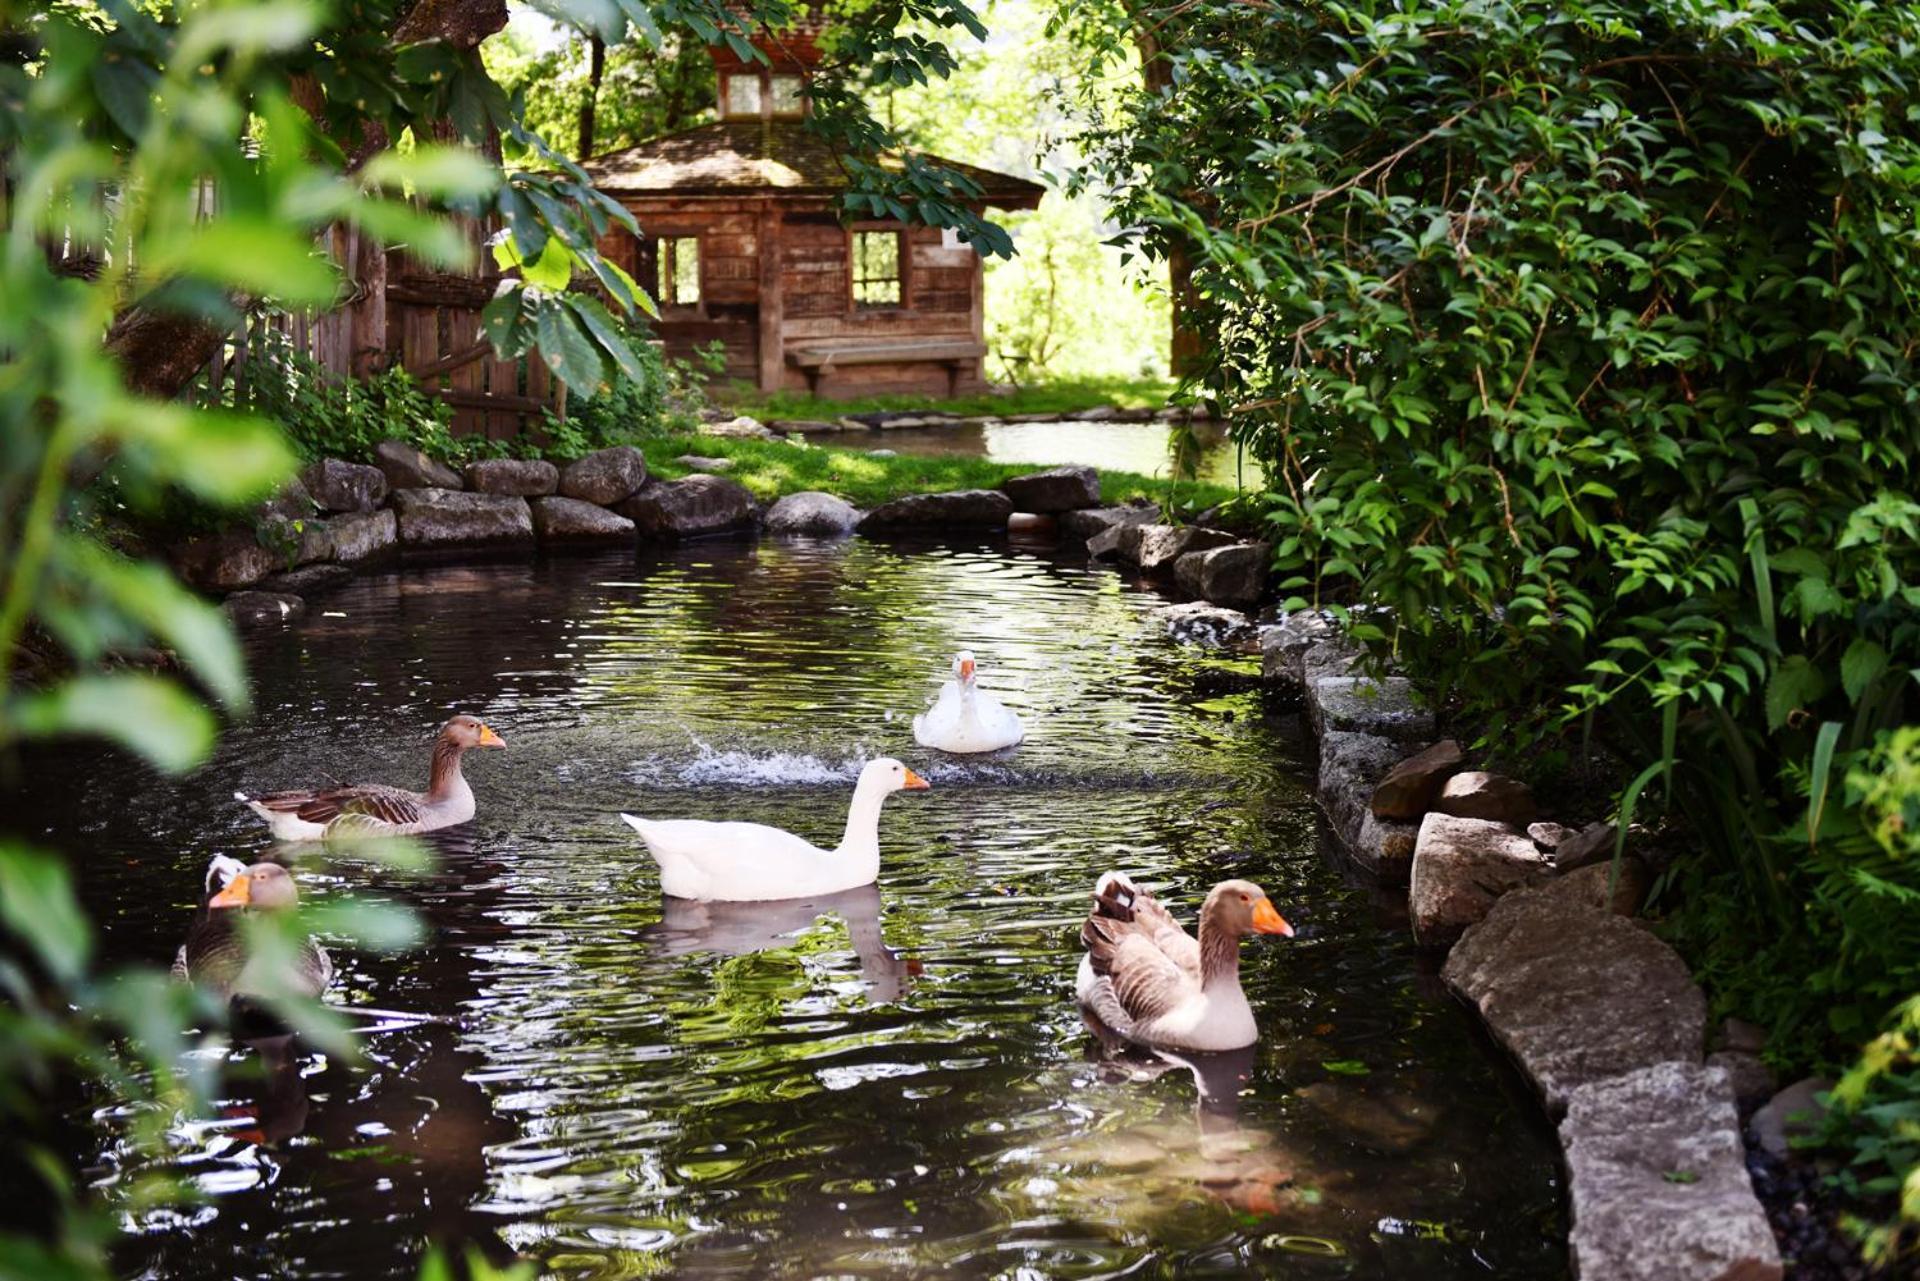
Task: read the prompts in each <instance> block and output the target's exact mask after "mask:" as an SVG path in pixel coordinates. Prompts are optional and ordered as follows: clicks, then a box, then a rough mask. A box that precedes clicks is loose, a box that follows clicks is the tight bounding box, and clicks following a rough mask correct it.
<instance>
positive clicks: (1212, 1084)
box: [1080, 1009, 1259, 1133]
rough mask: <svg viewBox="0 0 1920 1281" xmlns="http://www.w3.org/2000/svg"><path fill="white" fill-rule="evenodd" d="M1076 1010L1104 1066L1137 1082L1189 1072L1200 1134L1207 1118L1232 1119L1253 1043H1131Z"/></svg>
mask: <svg viewBox="0 0 1920 1281" xmlns="http://www.w3.org/2000/svg"><path fill="white" fill-rule="evenodd" d="M1080 1013H1081V1017H1082V1018H1083V1019H1084V1020H1085V1022H1086V1026H1087V1030H1088V1031H1089V1032H1091V1033H1093V1036H1094V1040H1095V1041H1096V1042H1097V1043H1098V1045H1097V1047H1096V1049H1095V1050H1094V1052H1095V1053H1097V1054H1098V1055H1099V1056H1100V1060H1101V1063H1102V1064H1103V1065H1104V1066H1107V1067H1110V1068H1113V1069H1116V1070H1117V1071H1119V1072H1121V1073H1122V1074H1124V1075H1125V1076H1126V1077H1127V1078H1129V1079H1131V1080H1136V1081H1151V1080H1154V1079H1156V1078H1158V1077H1160V1076H1163V1075H1165V1074H1166V1073H1168V1072H1172V1071H1177V1070H1181V1069H1184V1070H1185V1071H1187V1072H1188V1073H1190V1074H1192V1076H1193V1083H1194V1087H1195V1088H1196V1089H1197V1090H1198V1091H1199V1093H1200V1099H1199V1111H1200V1118H1201V1121H1200V1128H1201V1131H1202V1132H1203V1133H1205V1132H1207V1131H1209V1130H1211V1129H1212V1128H1213V1127H1211V1126H1209V1124H1208V1123H1207V1118H1208V1117H1209V1116H1214V1117H1224V1118H1233V1117H1235V1116H1238V1115H1239V1112H1240V1090H1241V1088H1242V1087H1243V1086H1245V1085H1246V1084H1247V1082H1249V1081H1251V1080H1253V1065H1254V1059H1255V1056H1256V1055H1257V1054H1258V1053H1259V1050H1258V1048H1257V1047H1256V1046H1252V1045H1243V1046H1240V1047H1239V1048H1237V1049H1232V1050H1216V1051H1214V1052H1212V1053H1204V1054H1203V1053H1200V1052H1198V1051H1193V1050H1188V1051H1178V1050H1169V1049H1165V1048H1158V1047H1153V1046H1144V1045H1136V1044H1135V1043H1133V1042H1132V1041H1129V1040H1127V1039H1126V1038H1125V1037H1122V1036H1121V1035H1120V1034H1119V1033H1117V1032H1115V1031H1114V1030H1113V1029H1112V1028H1110V1027H1108V1026H1107V1025H1106V1024H1104V1023H1102V1022H1101V1021H1100V1020H1099V1019H1097V1018H1095V1017H1094V1016H1093V1014H1092V1012H1091V1011H1089V1010H1085V1009H1082V1010H1081V1012H1080ZM1229 1128H1231V1127H1230V1126H1229Z"/></svg>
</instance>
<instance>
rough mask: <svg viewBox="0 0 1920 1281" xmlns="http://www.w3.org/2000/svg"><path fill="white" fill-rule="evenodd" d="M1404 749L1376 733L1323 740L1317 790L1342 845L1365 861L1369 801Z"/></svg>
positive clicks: (1340, 736)
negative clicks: (1362, 844)
mask: <svg viewBox="0 0 1920 1281" xmlns="http://www.w3.org/2000/svg"><path fill="white" fill-rule="evenodd" d="M1402 750H1403V749H1402V748H1401V747H1400V745H1399V744H1397V743H1395V742H1393V741H1392V740H1390V739H1385V738H1380V737H1377V736H1376V735H1373V734H1348V733H1343V732H1339V731H1336V732H1334V733H1332V734H1328V735H1326V736H1325V737H1324V738H1322V739H1321V740H1320V774H1319V777H1318V779H1317V780H1316V781H1315V784H1314V791H1315V793H1316V794H1317V795H1318V796H1319V798H1320V806H1321V808H1322V809H1324V810H1326V812H1327V823H1328V825H1329V826H1331V827H1332V828H1333V831H1334V834H1335V835H1337V836H1338V837H1339V838H1340V840H1341V843H1342V844H1344V845H1345V846H1346V847H1347V849H1348V851H1349V852H1351V853H1352V854H1353V855H1354V856H1355V857H1356V858H1360V859H1361V860H1362V861H1363V862H1364V861H1365V859H1364V857H1363V856H1362V855H1361V854H1360V850H1359V846H1360V840H1361V831H1362V829H1363V828H1364V827H1365V826H1366V820H1367V817H1368V815H1367V798H1368V797H1369V796H1370V795H1372V793H1373V786H1374V783H1375V781H1376V780H1377V779H1379V778H1380V776H1381V775H1382V774H1385V773H1386V772H1387V771H1388V770H1390V769H1392V768H1393V766H1394V764H1395V763H1396V762H1397V761H1398V760H1399V759H1400V753H1401V752H1402Z"/></svg>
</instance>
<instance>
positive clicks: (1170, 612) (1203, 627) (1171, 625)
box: [1153, 600, 1253, 646]
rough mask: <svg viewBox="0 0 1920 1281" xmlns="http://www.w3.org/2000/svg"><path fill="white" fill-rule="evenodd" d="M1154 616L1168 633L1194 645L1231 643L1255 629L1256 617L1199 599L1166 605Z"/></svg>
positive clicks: (1156, 611)
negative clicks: (1252, 618) (1252, 617)
mask: <svg viewBox="0 0 1920 1281" xmlns="http://www.w3.org/2000/svg"><path fill="white" fill-rule="evenodd" d="M1153 617H1154V618H1155V619H1156V620H1157V621H1158V622H1159V623H1160V625H1161V626H1162V627H1165V628H1166V629H1167V635H1169V636H1171V637H1173V638H1174V639H1175V640H1177V641H1182V642H1185V643H1187V644H1191V645H1213V646H1221V645H1230V644H1232V643H1233V642H1234V641H1236V640H1238V639H1240V638H1241V637H1242V636H1245V635H1247V634H1248V633H1249V632H1251V631H1252V630H1253V622H1252V620H1251V619H1249V618H1248V617H1247V616H1246V615H1245V614H1242V613H1241V612H1240V611H1238V610H1234V609H1222V608H1220V607H1219V606H1218V605H1209V604H1207V603H1206V602H1205V601H1198V600H1196V601H1187V602H1185V603H1183V604H1179V605H1162V606H1160V607H1159V608H1158V609H1156V610H1154V611H1153Z"/></svg>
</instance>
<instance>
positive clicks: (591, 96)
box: [578, 36, 607, 163]
mask: <svg viewBox="0 0 1920 1281" xmlns="http://www.w3.org/2000/svg"><path fill="white" fill-rule="evenodd" d="M606 71H607V42H606V41H604V40H602V39H601V38H600V37H599V36H594V37H593V42H592V46H591V49H590V52H589V53H588V54H587V100H586V101H585V102H583V103H581V104H580V155H579V157H578V159H579V160H580V161H582V162H583V163H584V162H586V161H588V160H591V159H593V111H594V107H595V105H596V104H598V102H599V100H600V77H601V76H603V75H605V74H606Z"/></svg>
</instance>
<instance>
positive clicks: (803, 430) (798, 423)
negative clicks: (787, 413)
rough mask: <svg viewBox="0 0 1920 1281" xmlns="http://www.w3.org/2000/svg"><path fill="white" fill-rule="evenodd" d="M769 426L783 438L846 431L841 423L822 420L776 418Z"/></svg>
mask: <svg viewBox="0 0 1920 1281" xmlns="http://www.w3.org/2000/svg"><path fill="white" fill-rule="evenodd" d="M767 426H768V427H769V428H770V429H771V430H773V431H775V432H777V433H779V434H780V435H782V436H822V435H827V434H830V433H834V432H842V431H845V430H846V428H845V427H842V426H841V425H840V424H839V423H830V422H827V421H826V420H824V419H820V418H776V419H774V420H773V421H772V422H770V423H768V424H767Z"/></svg>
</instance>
